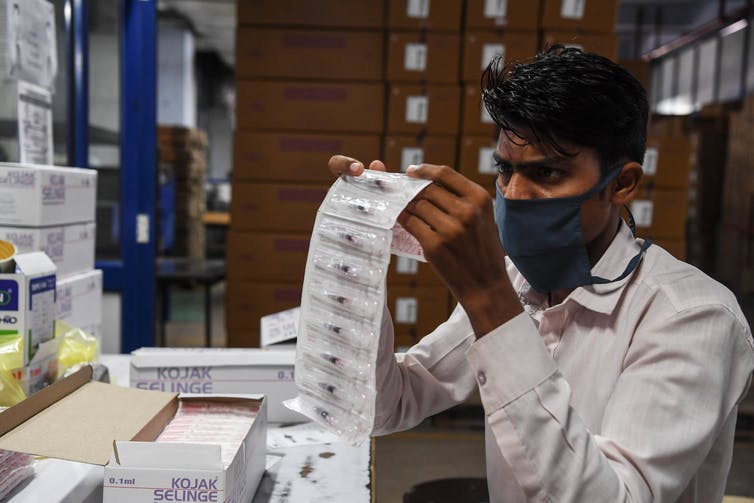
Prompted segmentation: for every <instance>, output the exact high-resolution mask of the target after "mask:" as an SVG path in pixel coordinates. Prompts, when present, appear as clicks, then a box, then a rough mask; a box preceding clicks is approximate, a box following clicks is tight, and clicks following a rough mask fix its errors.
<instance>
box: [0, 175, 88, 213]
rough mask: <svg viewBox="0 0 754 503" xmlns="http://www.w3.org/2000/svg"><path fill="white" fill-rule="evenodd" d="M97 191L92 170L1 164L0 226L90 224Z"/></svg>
mask: <svg viewBox="0 0 754 503" xmlns="http://www.w3.org/2000/svg"><path fill="white" fill-rule="evenodd" d="M96 191H97V172H96V171H95V170H93V169H79V168H62V167H57V166H34V165H30V164H15V163H0V225H13V226H50V225H62V224H73V223H80V222H91V221H93V220H94V219H95V203H96V200H97V199H96Z"/></svg>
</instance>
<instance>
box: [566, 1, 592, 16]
mask: <svg viewBox="0 0 754 503" xmlns="http://www.w3.org/2000/svg"><path fill="white" fill-rule="evenodd" d="M585 6H586V0H563V1H562V3H561V4H560V17H562V18H564V19H581V18H583V17H584V7H585Z"/></svg>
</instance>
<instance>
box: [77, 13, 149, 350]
mask: <svg viewBox="0 0 754 503" xmlns="http://www.w3.org/2000/svg"><path fill="white" fill-rule="evenodd" d="M66 2H67V5H66V11H67V12H68V16H67V18H66V24H67V26H66V29H67V39H68V51H69V52H68V61H69V66H68V77H69V89H70V91H69V100H70V101H69V103H70V105H69V114H68V120H69V123H68V129H69V138H68V157H69V163H70V164H71V165H73V166H81V167H87V166H88V164H89V163H88V149H89V88H88V85H89V64H88V38H89V37H88V21H87V13H88V6H89V0H66ZM120 23H121V44H120V46H121V148H120V152H121V167H120V168H121V194H120V198H121V204H120V208H121V211H120V229H121V232H120V236H121V241H120V259H119V260H98V261H97V267H98V268H100V269H102V270H103V273H104V288H105V290H106V291H114V292H119V293H120V294H121V351H122V352H129V351H131V350H133V349H136V348H138V347H141V346H152V345H153V344H154V329H155V321H154V319H155V318H154V316H155V312H154V299H155V254H156V240H155V230H154V229H155V225H154V224H155V221H154V217H155V204H156V190H157V174H156V173H157V171H156V170H157V158H156V156H157V148H156V136H157V101H156V92H157V74H156V70H157V68H156V67H157V63H156V58H157V56H156V53H157V51H156V48H157V0H120Z"/></svg>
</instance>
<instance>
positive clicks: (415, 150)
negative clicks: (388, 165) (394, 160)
mask: <svg viewBox="0 0 754 503" xmlns="http://www.w3.org/2000/svg"><path fill="white" fill-rule="evenodd" d="M423 162H424V149H423V148H421V147H403V149H401V173H405V172H406V167H407V166H411V165H412V164H413V165H415V166H418V165H419V164H421V163H423Z"/></svg>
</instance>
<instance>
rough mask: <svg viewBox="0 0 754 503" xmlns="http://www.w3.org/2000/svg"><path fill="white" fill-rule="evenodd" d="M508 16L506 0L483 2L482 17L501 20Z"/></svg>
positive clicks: (486, 0)
mask: <svg viewBox="0 0 754 503" xmlns="http://www.w3.org/2000/svg"><path fill="white" fill-rule="evenodd" d="M507 14H508V0H484V17H486V18H503V17H505V16H506V15H507Z"/></svg>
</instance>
